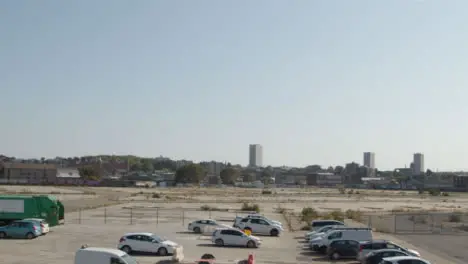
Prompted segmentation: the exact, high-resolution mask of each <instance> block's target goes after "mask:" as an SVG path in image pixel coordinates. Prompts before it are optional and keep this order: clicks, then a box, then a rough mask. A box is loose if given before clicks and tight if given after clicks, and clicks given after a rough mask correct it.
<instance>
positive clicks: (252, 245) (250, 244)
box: [247, 240, 256, 248]
mask: <svg viewBox="0 0 468 264" xmlns="http://www.w3.org/2000/svg"><path fill="white" fill-rule="evenodd" d="M247 247H248V248H254V247H256V246H255V242H253V241H252V240H249V242H247Z"/></svg>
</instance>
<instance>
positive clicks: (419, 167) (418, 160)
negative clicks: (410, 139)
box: [411, 153, 424, 175]
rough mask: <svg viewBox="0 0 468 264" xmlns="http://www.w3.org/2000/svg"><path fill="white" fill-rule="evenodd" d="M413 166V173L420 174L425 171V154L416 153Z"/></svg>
mask: <svg viewBox="0 0 468 264" xmlns="http://www.w3.org/2000/svg"><path fill="white" fill-rule="evenodd" d="M411 168H412V169H413V175H420V174H423V173H424V154H422V153H414V155H413V163H412V166H411Z"/></svg>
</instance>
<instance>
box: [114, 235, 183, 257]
mask: <svg viewBox="0 0 468 264" xmlns="http://www.w3.org/2000/svg"><path fill="white" fill-rule="evenodd" d="M177 247H180V245H178V244H177V243H175V242H173V241H170V240H167V239H164V238H162V237H159V236H157V235H155V234H153V233H128V234H125V235H124V236H122V238H120V240H119V245H118V246H117V248H118V249H120V250H122V251H124V252H126V253H127V254H129V253H131V252H145V253H157V254H158V255H160V256H166V255H169V254H173V253H174V250H175V248H177Z"/></svg>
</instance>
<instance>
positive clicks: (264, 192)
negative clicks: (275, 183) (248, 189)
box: [262, 189, 273, 194]
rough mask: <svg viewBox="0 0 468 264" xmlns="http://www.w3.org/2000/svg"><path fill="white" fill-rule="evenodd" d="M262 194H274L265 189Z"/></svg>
mask: <svg viewBox="0 0 468 264" xmlns="http://www.w3.org/2000/svg"><path fill="white" fill-rule="evenodd" d="M262 194H273V192H272V191H271V190H268V189H263V190H262Z"/></svg>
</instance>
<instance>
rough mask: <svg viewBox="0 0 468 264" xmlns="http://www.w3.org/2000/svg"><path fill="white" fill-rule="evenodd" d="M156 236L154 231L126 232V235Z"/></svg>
mask: <svg viewBox="0 0 468 264" xmlns="http://www.w3.org/2000/svg"><path fill="white" fill-rule="evenodd" d="M138 235H139V236H154V234H153V233H149V232H140V233H126V234H125V235H124V236H138Z"/></svg>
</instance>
